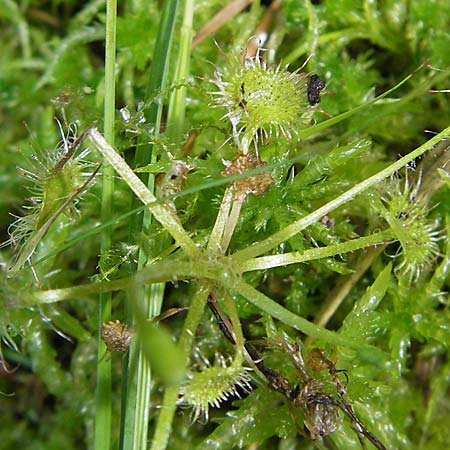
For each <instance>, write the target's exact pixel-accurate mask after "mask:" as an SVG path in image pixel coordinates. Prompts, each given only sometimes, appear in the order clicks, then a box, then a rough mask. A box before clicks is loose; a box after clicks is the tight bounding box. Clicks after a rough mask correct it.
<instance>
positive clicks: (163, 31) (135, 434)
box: [121, 0, 193, 450]
mask: <svg viewBox="0 0 450 450" xmlns="http://www.w3.org/2000/svg"><path fill="white" fill-rule="evenodd" d="M177 7H178V0H168V1H166V2H164V7H163V11H162V15H161V23H160V26H159V29H158V35H157V39H156V44H155V48H154V51H153V58H152V67H151V70H150V76H149V80H148V84H147V91H146V100H148V99H150V98H155V97H157V96H158V95H159V94H160V93H162V92H164V90H165V89H166V85H167V78H168V72H169V61H170V54H171V47H172V36H173V32H174V25H175V17H176V11H177ZM162 110H163V103H162V102H156V101H154V102H152V103H151V105H150V108H149V109H148V110H147V111H146V113H145V114H146V119H147V120H148V122H149V123H152V124H155V127H154V132H153V138H157V137H158V136H159V133H160V127H161V117H162ZM140 144H142V145H138V146H137V148H136V153H135V159H134V165H135V167H140V166H144V165H147V164H150V163H152V162H156V161H157V159H158V152H157V149H156V148H155V146H154V145H152V144H148V143H142V142H141V143H140ZM140 176H141V178H142V181H143V183H142V184H143V185H144V184H145V183H146V184H147V189H148V192H149V193H151V194H152V195H153V193H154V188H155V186H154V175H153V174H141V175H140ZM153 197H154V195H153ZM134 203H135V202H134ZM160 212H161V216H160V217H162V216H164V217H166V218H169V215H170V218H171V219H173V221H174V222H178V218H177V217H176V216H175V215H174V214H173V213H172V212H168V214H167V210H166V211H164V210H161V211H160ZM153 215H154V210H152V209H148V208H147V209H146V210H145V211H144V215H143V220H142V221H139V222H137V223H136V222H134V223H132V226H131V230H130V239H131V240H132V241H133V240H134V239H135V233H139V234H146V233H147V232H148V229H149V227H150V225H151V223H152V221H153ZM156 218H157V219H158V217H156ZM181 233H182V234H183V231H181ZM184 237H186V235H185V233H184ZM187 242H188V240H186V245H188V246H189V245H190V244H189V243H187ZM190 248H193V247H192V246H191V247H190ZM154 256H155V255H149V254H148V253H147V252H146V251H145V249H143V248H140V249H139V254H138V263H137V267H136V270H138V271H140V270H141V269H143V267H145V265H146V264H148V261H149V258H152V257H154ZM164 289H165V285H164V284H163V283H157V284H152V285H151V286H144V287H143V288H142V289H138V290H130V291H129V292H128V300H129V304H130V303H134V308H132V309H133V310H134V314H133V316H134V317H133V322H137V323H139V321H140V320H142V317H138V316H137V315H140V314H143V315H144V316H145V317H146V318H152V317H153V316H155V315H158V314H159V313H160V312H161V305H162V303H163V297H164ZM129 309H130V308H129ZM130 315H131V311H130V313H129V316H130ZM129 321H131V317H129ZM126 366H127V370H126V374H127V383H128V384H129V385H128V386H124V389H123V404H124V408H123V409H124V414H123V417H122V424H123V430H122V435H121V448H122V449H123V450H138V449H145V448H147V440H148V423H149V411H150V385H151V372H150V366H149V362H148V361H147V359H146V357H145V355H144V349H143V348H142V346H141V343H140V342H139V340H135V341H134V342H132V344H131V349H130V353H129V355H128V360H127V364H126Z"/></svg>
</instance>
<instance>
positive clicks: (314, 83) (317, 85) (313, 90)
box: [307, 75, 325, 106]
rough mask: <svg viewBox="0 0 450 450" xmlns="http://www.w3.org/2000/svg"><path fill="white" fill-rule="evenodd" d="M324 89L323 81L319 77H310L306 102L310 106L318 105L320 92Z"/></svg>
mask: <svg viewBox="0 0 450 450" xmlns="http://www.w3.org/2000/svg"><path fill="white" fill-rule="evenodd" d="M324 87H325V81H322V80H321V79H320V78H319V75H311V76H310V77H309V79H308V90H307V94H308V102H309V104H310V105H311V106H314V105H317V104H318V103H320V91H321V90H322V89H323V88H324Z"/></svg>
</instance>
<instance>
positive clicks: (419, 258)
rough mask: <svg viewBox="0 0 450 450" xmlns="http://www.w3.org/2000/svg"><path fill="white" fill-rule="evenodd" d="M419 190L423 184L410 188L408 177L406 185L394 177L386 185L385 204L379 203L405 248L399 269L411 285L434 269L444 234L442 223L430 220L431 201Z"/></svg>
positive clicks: (402, 249)
mask: <svg viewBox="0 0 450 450" xmlns="http://www.w3.org/2000/svg"><path fill="white" fill-rule="evenodd" d="M403 183H404V185H403V186H402V184H403ZM419 188H420V181H419V182H417V183H416V184H415V185H412V186H410V184H409V180H408V177H406V178H405V181H404V182H402V181H400V180H399V179H398V178H393V179H392V180H391V182H390V183H389V184H388V185H387V186H385V190H384V192H385V193H384V195H383V197H382V201H383V205H381V204H380V203H376V207H377V206H378V207H379V211H380V213H381V214H382V215H383V217H384V218H385V220H386V221H387V222H388V224H389V226H390V227H391V229H392V231H393V232H394V235H395V237H396V238H397V239H398V240H399V242H400V245H401V251H400V252H399V255H398V256H401V262H400V264H399V265H398V266H397V267H396V269H395V270H396V272H397V273H399V274H400V275H401V276H405V277H406V278H408V279H409V281H410V282H412V281H417V280H418V279H419V277H420V276H421V275H422V273H424V272H426V271H428V270H429V269H430V267H431V266H432V264H433V262H434V261H435V259H436V256H437V255H438V254H439V245H438V241H439V240H440V239H441V235H442V233H441V231H440V230H439V228H438V226H439V223H437V222H436V221H435V220H432V219H430V218H428V213H429V208H428V206H427V199H426V198H424V197H422V196H421V195H420V192H419Z"/></svg>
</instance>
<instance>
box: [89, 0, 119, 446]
mask: <svg viewBox="0 0 450 450" xmlns="http://www.w3.org/2000/svg"><path fill="white" fill-rule="evenodd" d="M116 18H117V0H108V1H107V3H106V54H105V102H104V123H105V130H104V132H105V136H106V139H108V141H109V142H111V143H114V113H115V62H116ZM102 180H103V184H102V206H101V217H102V221H103V222H107V221H110V220H111V218H112V214H113V213H112V211H113V193H114V169H113V167H112V166H111V165H109V164H108V163H106V164H104V165H103V177H102ZM111 233H112V228H111V227H108V228H106V229H105V230H103V232H102V234H101V256H100V258H101V259H102V258H104V257H105V255H106V253H107V252H108V251H109V250H110V249H111V242H112V237H111ZM111 298H112V297H111V292H104V293H101V294H100V299H99V300H100V301H99V311H98V335H97V342H98V354H97V391H96V413H95V414H96V415H95V431H94V448H95V450H109V448H110V446H111V418H112V395H111V386H112V380H111V359H109V358H105V357H104V355H105V352H106V346H105V344H104V343H103V342H102V340H101V325H102V323H103V322H106V321H108V320H110V318H111Z"/></svg>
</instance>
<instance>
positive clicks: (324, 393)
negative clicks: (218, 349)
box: [208, 297, 386, 450]
mask: <svg viewBox="0 0 450 450" xmlns="http://www.w3.org/2000/svg"><path fill="white" fill-rule="evenodd" d="M208 306H209V307H210V309H211V310H212V312H213V314H214V316H215V318H216V320H217V323H218V325H219V328H220V330H221V331H222V333H223V335H224V336H225V338H226V339H227V340H229V341H230V342H231V343H232V344H235V339H234V332H233V330H230V329H229V326H230V325H229V324H230V321H229V319H228V317H227V315H226V314H225V313H224V312H223V311H222V310H221V308H220V306H219V304H218V303H217V301H215V300H214V297H210V299H209V301H208ZM270 342H271V344H272V345H273V346H274V347H276V348H277V349H278V350H281V351H282V352H284V353H285V354H287V355H288V356H289V358H290V359H291V361H292V363H293V365H294V367H295V368H296V371H297V380H296V383H295V384H294V385H293V384H292V383H291V382H290V381H289V380H288V379H287V378H286V377H285V376H284V375H282V374H281V373H280V372H278V371H277V370H274V369H271V368H270V367H267V366H266V364H265V362H264V359H263V358H262V357H261V356H260V354H259V353H258V352H257V351H256V350H255V348H254V347H253V346H252V345H251V344H249V343H248V342H246V343H245V344H244V347H245V350H246V352H247V354H248V356H249V358H250V359H251V361H252V362H253V364H254V365H255V366H256V368H257V369H258V370H259V371H260V372H261V373H262V374H263V375H264V377H265V378H266V379H267V380H268V382H269V387H270V388H271V389H273V390H274V391H277V392H280V393H281V394H283V395H284V396H285V397H286V398H287V399H288V401H289V403H288V406H289V411H290V414H291V418H292V421H293V423H294V424H295V426H296V428H297V430H298V432H299V433H300V434H302V435H303V436H305V437H309V438H310V439H312V440H315V439H317V438H319V437H323V436H327V435H329V434H331V433H334V432H335V431H336V430H337V429H338V428H339V426H340V423H341V417H340V415H339V411H340V410H341V411H342V412H343V413H344V414H345V415H346V416H347V417H348V418H349V419H350V421H351V423H352V427H353V429H354V430H355V431H356V433H357V434H358V438H359V441H360V443H361V447H362V448H363V449H365V448H366V445H365V439H368V440H369V441H370V442H371V443H372V444H373V445H374V446H375V447H376V448H377V449H378V450H386V447H385V446H384V444H382V443H381V442H380V441H379V440H378V438H377V437H375V436H374V435H373V434H372V433H371V432H370V431H369V430H368V429H367V428H366V427H365V426H364V425H363V423H362V422H361V420H360V419H359V418H358V417H357V416H356V414H355V412H354V409H353V406H352V404H351V400H350V397H349V396H348V394H347V389H346V385H345V384H344V383H343V382H342V381H341V379H340V378H339V375H338V374H339V373H340V372H343V371H339V370H337V369H336V366H335V364H334V363H333V362H332V361H331V360H330V359H328V358H327V357H326V355H325V353H324V352H323V351H322V350H320V349H314V350H313V351H312V352H311V355H310V359H309V361H308V364H306V363H305V360H304V358H303V355H302V351H301V347H300V344H299V342H292V341H291V340H290V338H288V337H287V336H286V335H283V336H277V337H276V338H271V339H270ZM325 369H326V370H328V372H329V377H328V378H325V379H323V378H318V377H317V376H315V374H314V372H317V371H320V370H325ZM343 373H344V375H345V377H347V375H346V373H345V372H343ZM293 406H295V408H297V410H299V411H300V413H301V414H302V417H303V425H304V428H302V427H300V426H299V425H298V423H297V420H296V417H295V411H294V408H293Z"/></svg>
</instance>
